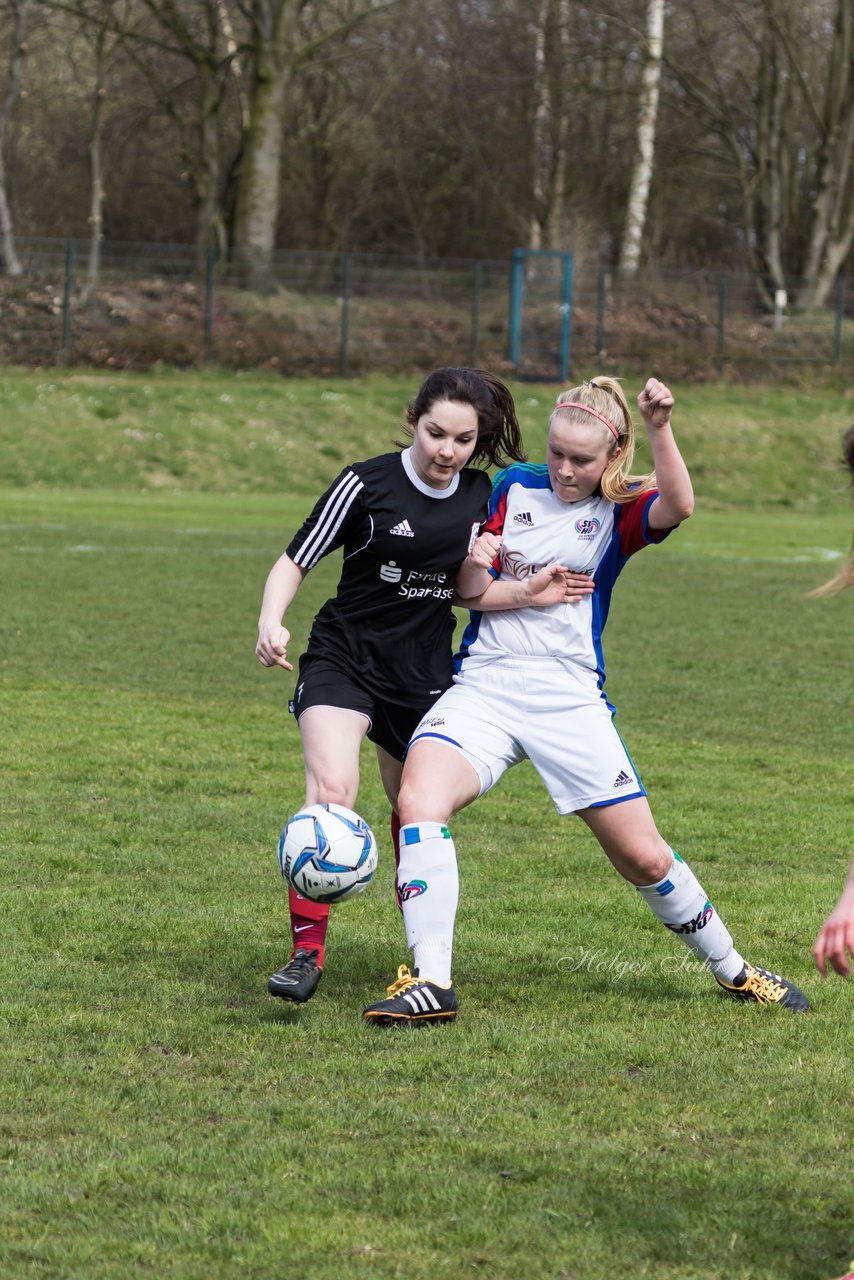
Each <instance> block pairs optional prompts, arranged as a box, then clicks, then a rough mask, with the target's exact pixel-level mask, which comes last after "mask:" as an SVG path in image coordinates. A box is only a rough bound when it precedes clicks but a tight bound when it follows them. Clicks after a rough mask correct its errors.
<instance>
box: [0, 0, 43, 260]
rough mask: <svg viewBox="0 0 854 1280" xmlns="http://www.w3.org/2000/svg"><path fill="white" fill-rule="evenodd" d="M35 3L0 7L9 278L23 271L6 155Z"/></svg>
mask: <svg viewBox="0 0 854 1280" xmlns="http://www.w3.org/2000/svg"><path fill="white" fill-rule="evenodd" d="M36 3H37V0H5V3H4V4H3V9H4V10H5V16H6V18H7V19H9V20H11V36H10V49H9V62H8V65H7V68H6V82H5V85H4V86H3V96H2V100H0V246H2V254H3V265H4V267H5V270H6V274H7V275H10V276H19V275H20V274H21V271H22V270H23V268H22V266H21V260H20V258H19V257H18V254H17V251H16V249H15V234H14V230H13V227H12V211H11V208H10V205H9V193H8V180H7V176H6V152H7V147H8V138H9V130H10V127H11V124H12V116H13V114H14V111H15V106H16V104H17V102H18V98H19V97H20V93H21V74H22V70H23V62H24V56H25V54H26V51H27V46H26V43H25V37H26V33H27V26H28V23H29V21H30V18H31V16H32V13H33V10H34V9H35V7H36Z"/></svg>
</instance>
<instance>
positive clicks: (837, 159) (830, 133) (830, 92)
mask: <svg viewBox="0 0 854 1280" xmlns="http://www.w3.org/2000/svg"><path fill="white" fill-rule="evenodd" d="M852 151H854V13H852V7H851V0H838V3H837V10H836V24H835V30H834V40H833V51H832V56H831V66H830V74H829V76H828V81H827V92H826V95H825V102H824V112H823V116H822V138H821V150H820V153H819V161H818V174H817V182H816V194H815V199H814V200H813V205H812V219H811V225H810V235H809V242H808V246H807V252H806V258H805V261H804V273H803V274H804V280H803V284H802V286H801V289H800V292H799V294H798V301H797V305H798V308H799V309H804V310H807V309H809V308H811V307H820V306H823V305H824V303H825V302H826V301H827V297H828V294H829V293H830V291H831V289H832V288H833V282H834V279H835V278H836V275H837V273H838V272H839V270H840V269H841V267H842V265H843V263H844V262H845V259H846V258H847V257H848V253H849V250H850V249H851V245H852V242H853V241H854V191H852Z"/></svg>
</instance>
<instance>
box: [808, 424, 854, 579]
mask: <svg viewBox="0 0 854 1280" xmlns="http://www.w3.org/2000/svg"><path fill="white" fill-rule="evenodd" d="M842 461H843V463H844V465H845V466H846V467H847V468H848V470H849V472H850V473H851V483H852V485H854V425H852V426H850V427H849V428H848V430H847V431H846V432H845V434H844V436H843V437H842ZM846 587H854V543H852V544H851V550H850V551H849V552H848V556H847V558H846V560H845V562H844V564H843V565H842V568H841V569H840V570H839V572H838V573H835V574H834V575H833V577H832V578H830V579H828V581H827V582H823V583H822V585H821V586H820V587H816V588H815V590H814V591H810V592H808V594H809V595H810V596H811V597H812V598H813V599H820V598H821V597H822V596H835V595H836V594H837V592H839V591H844V590H845V588H846Z"/></svg>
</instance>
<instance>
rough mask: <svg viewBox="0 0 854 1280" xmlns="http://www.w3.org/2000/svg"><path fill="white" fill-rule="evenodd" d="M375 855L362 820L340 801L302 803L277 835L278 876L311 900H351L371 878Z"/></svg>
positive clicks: (375, 844) (375, 864) (366, 827)
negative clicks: (303, 805)
mask: <svg viewBox="0 0 854 1280" xmlns="http://www.w3.org/2000/svg"><path fill="white" fill-rule="evenodd" d="M378 857H379V851H378V849H377V842H376V840H375V838H374V833H373V831H371V828H370V827H369V826H368V824H367V822H365V820H364V818H360V817H359V815H358V814H357V813H353V811H352V809H345V808H344V806H343V805H340V804H310V805H307V806H306V808H305V809H300V811H299V813H296V814H294V816H293V817H292V818H291V820H290V821H289V822H288V824H287V826H286V827H285V829H284V831H283V832H282V834H281V836H280V837H279V866H280V868H281V871H282V875H283V876H284V877H285V880H286V881H287V882H288V884H289V885H290V886H291V888H292V889H295V890H296V892H297V893H300V894H302V896H303V897H304V898H311V900H312V902H343V901H344V899H345V898H354V897H355V896H356V894H357V893H361V892H362V890H363V889H364V888H365V887H366V886H367V885H368V883H369V882H370V880H371V878H372V877H373V874H374V872H375V871H376V869H377V858H378Z"/></svg>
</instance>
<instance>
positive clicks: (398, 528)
mask: <svg viewBox="0 0 854 1280" xmlns="http://www.w3.org/2000/svg"><path fill="white" fill-rule="evenodd" d="M389 533H396V534H397V536H398V537H399V538H414V537H415V534H414V533H413V532H412V529H411V527H410V524H409V521H408V520H401V522H400V524H396V525H395V526H394V528H393V529H389Z"/></svg>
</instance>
